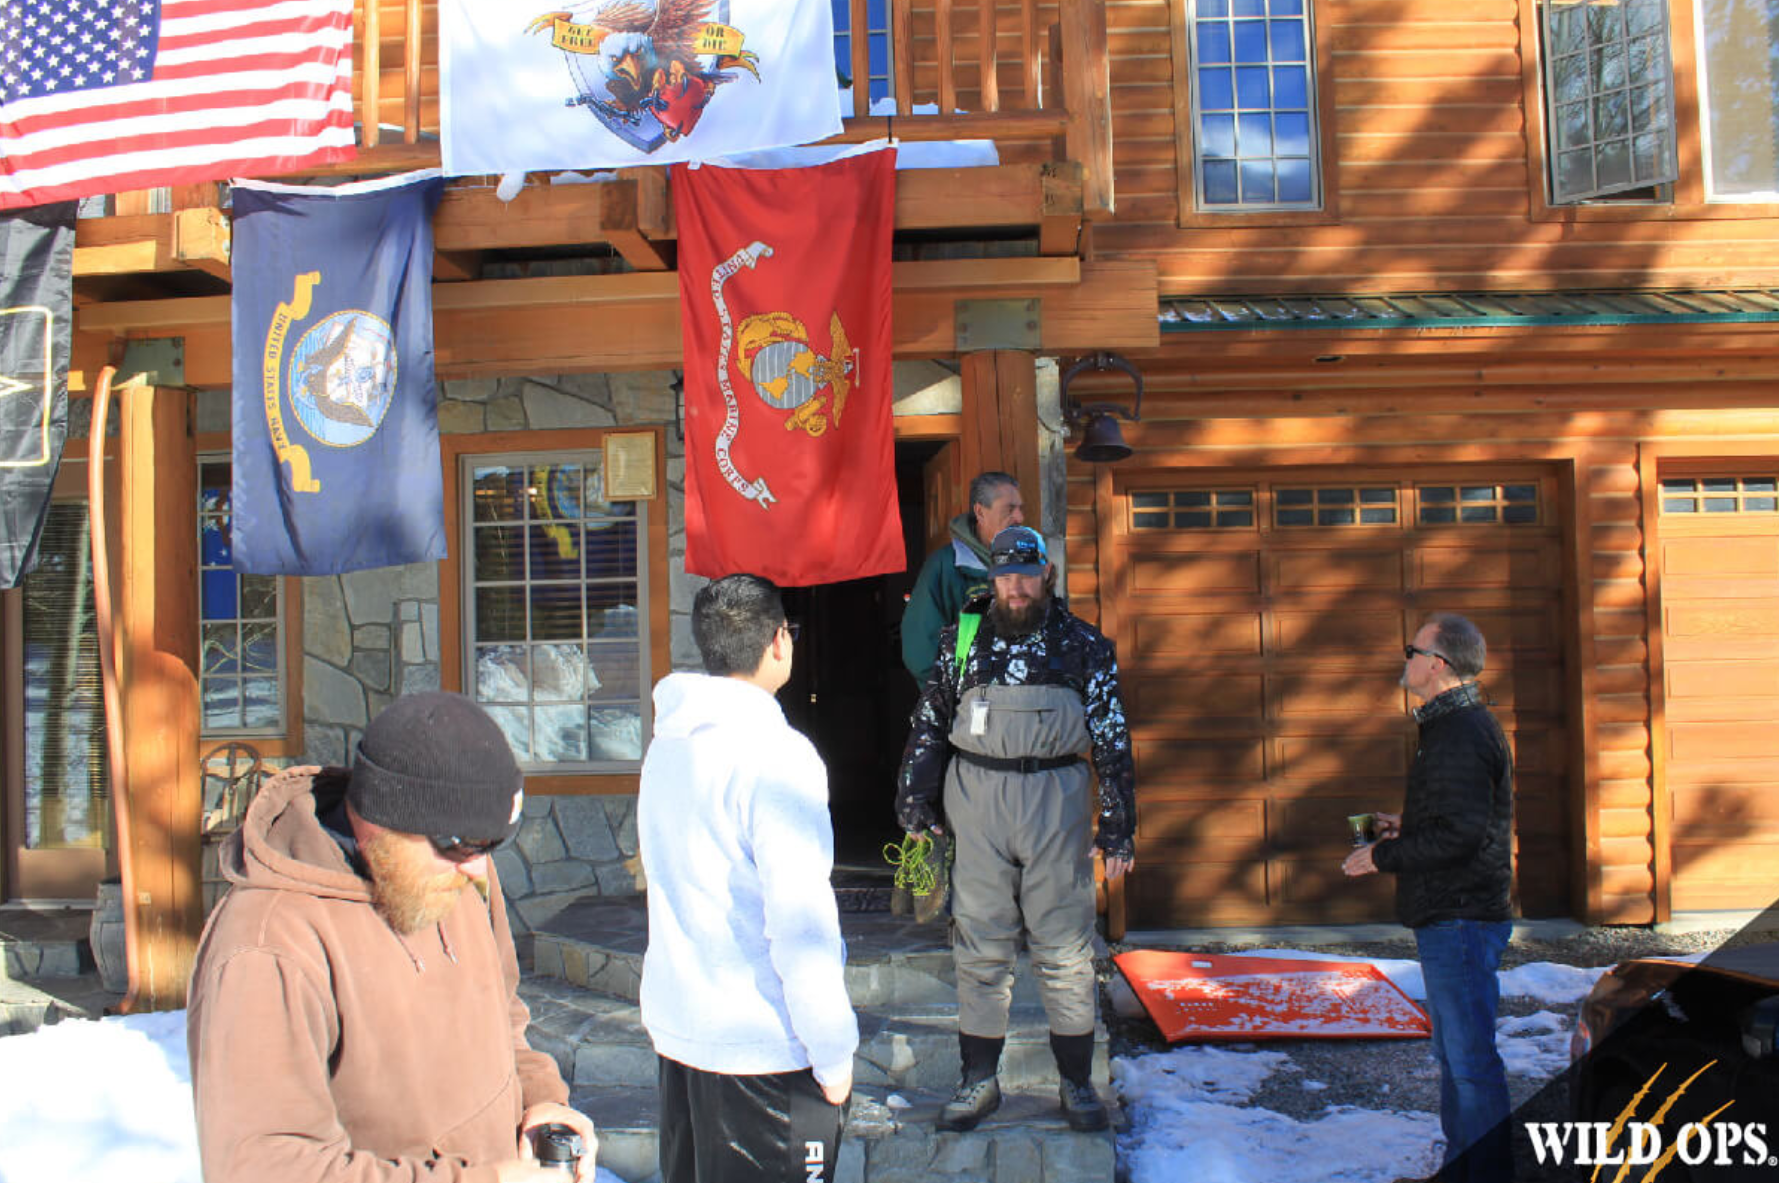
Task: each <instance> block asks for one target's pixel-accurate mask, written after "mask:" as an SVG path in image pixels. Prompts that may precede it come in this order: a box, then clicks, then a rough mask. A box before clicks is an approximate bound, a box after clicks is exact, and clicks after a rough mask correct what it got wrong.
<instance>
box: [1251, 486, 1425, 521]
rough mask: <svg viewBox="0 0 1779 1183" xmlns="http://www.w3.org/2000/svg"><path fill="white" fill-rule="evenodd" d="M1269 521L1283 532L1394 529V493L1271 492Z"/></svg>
mask: <svg viewBox="0 0 1779 1183" xmlns="http://www.w3.org/2000/svg"><path fill="white" fill-rule="evenodd" d="M1272 519H1273V525H1275V526H1278V527H1281V528H1283V529H1293V528H1303V527H1312V528H1313V527H1318V526H1394V525H1396V524H1397V521H1398V513H1397V491H1396V487H1395V486H1394V485H1370V486H1355V485H1339V486H1335V487H1332V488H1328V487H1322V486H1316V487H1313V488H1290V489H1274V490H1273V511H1272Z"/></svg>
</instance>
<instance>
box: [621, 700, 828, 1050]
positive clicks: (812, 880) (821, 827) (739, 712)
mask: <svg viewBox="0 0 1779 1183" xmlns="http://www.w3.org/2000/svg"><path fill="white" fill-rule="evenodd" d="M637 835H638V841H639V843H640V845H641V849H642V864H643V870H644V871H645V873H646V874H647V876H648V882H649V950H648V954H647V955H646V956H645V957H644V959H643V969H642V1022H643V1026H644V1027H646V1028H647V1029H648V1032H649V1038H650V1039H652V1040H653V1041H654V1044H655V1050H656V1051H657V1052H659V1053H660V1054H661V1055H663V1056H666V1057H667V1058H668V1059H671V1060H677V1061H679V1062H680V1063H682V1064H685V1065H687V1066H689V1067H692V1068H697V1069H700V1070H702V1071H705V1072H717V1073H723V1074H726V1075H735V1076H752V1075H758V1074H762V1073H768V1072H793V1071H796V1070H798V1069H800V1068H813V1069H814V1071H815V1078H816V1080H818V1081H820V1082H821V1083H823V1084H831V1083H833V1082H835V1081H836V1080H839V1079H841V1078H843V1077H844V1076H845V1074H846V1073H847V1072H849V1071H851V1069H852V1056H853V1052H854V1051H855V1050H856V1049H857V1047H858V1044H859V1028H858V1022H857V1020H856V1019H855V1018H854V1017H853V1012H852V1003H851V1002H850V1000H849V999H848V998H847V995H846V974H845V970H846V946H845V944H844V943H843V942H842V940H841V938H840V914H839V909H838V908H837V907H836V906H835V903H834V889H833V887H832V885H831V884H830V882H829V876H830V874H831V873H832V870H833V865H834V836H833V829H832V825H831V823H830V821H829V818H828V774H827V769H826V768H824V767H823V766H822V761H821V757H820V756H818V755H816V752H815V748H814V746H813V745H812V744H810V742H809V740H808V739H806V738H805V737H804V736H803V734H802V733H801V732H799V731H797V730H796V729H795V728H793V727H792V726H791V725H790V724H789V723H787V722H786V721H785V717H784V711H783V710H782V709H780V707H779V705H778V700H777V699H775V698H773V697H772V695H770V694H768V693H766V691H764V690H762V689H760V688H759V687H758V686H754V685H752V684H750V683H747V682H743V681H740V680H739V679H736V678H716V677H711V676H709V675H707V674H698V673H676V674H670V675H668V676H667V677H666V678H663V679H662V680H661V681H660V682H659V683H658V684H657V685H656V686H655V735H654V739H653V741H652V742H651V743H650V745H649V750H648V755H647V756H646V757H645V758H644V760H643V762H642V790H641V797H640V799H639V802H638V805H637Z"/></svg>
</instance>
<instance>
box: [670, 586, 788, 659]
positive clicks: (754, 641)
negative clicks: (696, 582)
mask: <svg viewBox="0 0 1779 1183" xmlns="http://www.w3.org/2000/svg"><path fill="white" fill-rule="evenodd" d="M784 623H785V614H784V596H783V595H781V594H780V593H779V590H778V585H777V584H775V583H773V582H772V581H771V580H770V579H762V578H761V577H760V576H758V575H725V576H723V578H721V579H718V580H715V581H714V582H712V583H707V584H705V585H704V586H703V587H701V588H699V589H698V595H697V596H696V597H695V598H694V599H693V600H692V639H693V640H695V641H697V642H698V655H699V656H700V657H701V658H703V659H704V670H705V672H706V673H709V674H715V675H716V676H717V677H719V678H726V677H729V676H730V675H732V674H743V675H745V674H751V673H753V672H754V671H756V670H758V669H759V668H760V663H761V662H762V661H764V660H765V657H766V647H767V646H768V645H770V644H772V638H773V637H774V636H776V635H777V633H778V630H779V629H780V628H782V627H783V626H784Z"/></svg>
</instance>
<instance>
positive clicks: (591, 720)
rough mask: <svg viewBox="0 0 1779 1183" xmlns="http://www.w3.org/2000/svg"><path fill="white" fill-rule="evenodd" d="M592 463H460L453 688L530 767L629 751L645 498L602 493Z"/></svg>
mask: <svg viewBox="0 0 1779 1183" xmlns="http://www.w3.org/2000/svg"><path fill="white" fill-rule="evenodd" d="M602 458H603V453H601V452H598V451H584V452H583V451H575V452H563V453H551V454H548V455H541V454H527V455H520V456H467V457H464V459H463V464H464V469H463V477H464V479H463V482H462V488H464V489H465V490H466V494H465V495H466V497H467V498H468V500H469V505H468V506H466V507H465V510H466V512H464V514H463V517H462V521H463V523H464V531H465V533H466V535H467V537H466V538H465V539H464V546H463V549H462V553H463V554H464V556H465V561H464V570H463V581H464V611H463V631H464V643H465V645H466V647H467V649H468V653H469V655H470V660H468V661H466V662H465V668H466V670H467V671H468V673H467V674H466V676H465V678H464V681H465V683H466V687H465V689H466V690H467V691H468V692H469V693H470V694H472V695H473V696H474V697H475V699H476V700H477V701H478V702H480V703H482V704H483V705H484V706H486V707H487V709H488V713H489V714H490V715H491V716H493V718H494V720H495V722H497V723H499V724H500V727H501V730H502V731H504V732H505V733H506V737H507V740H508V742H509V743H511V744H512V746H513V753H514V754H515V755H516V756H518V758H519V760H520V762H521V763H522V764H524V765H525V766H526V767H527V768H530V769H532V770H547V771H550V772H572V771H587V770H595V771H611V770H613V766H614V765H616V766H620V767H626V768H634V767H635V765H636V762H637V761H640V760H641V759H642V749H643V741H644V736H645V733H646V730H647V727H648V705H649V703H648V687H649V686H650V685H651V676H650V674H651V671H650V669H649V659H648V658H649V636H648V631H649V614H648V611H647V605H648V589H647V587H646V586H645V572H646V571H647V570H648V563H647V561H646V557H645V554H644V548H645V546H646V541H645V540H646V538H647V530H646V529H644V518H645V515H646V514H647V512H648V507H649V503H648V502H636V501H613V502H608V501H606V500H605V494H604V479H603V467H602Z"/></svg>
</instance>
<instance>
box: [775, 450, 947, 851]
mask: <svg viewBox="0 0 1779 1183" xmlns="http://www.w3.org/2000/svg"><path fill="white" fill-rule="evenodd" d="M943 444H944V441H942V440H935V441H928V440H912V441H905V442H898V443H897V444H896V500H897V503H898V505H899V507H900V509H901V514H902V538H903V544H904V547H905V549H906V554H907V559H908V566H907V569H906V570H904V571H900V572H897V573H896V574H893V575H880V576H876V577H873V578H871V579H853V580H848V581H847V582H845V583H826V584H821V585H818V586H816V587H800V588H788V589H786V591H785V611H786V614H787V615H788V616H789V617H790V619H791V620H792V621H794V622H796V623H797V624H798V625H799V626H800V632H799V636H798V639H797V655H796V662H795V664H794V665H793V666H792V670H791V680H790V682H788V683H787V684H786V685H785V688H784V689H783V690H781V691H779V695H778V698H779V701H780V702H781V703H783V704H784V710H785V716H786V717H787V718H788V719H789V720H790V722H791V725H792V726H793V727H796V728H797V729H798V730H800V731H802V732H803V733H804V734H805V735H807V736H809V738H810V740H811V742H813V743H814V744H815V747H816V751H818V752H820V753H821V757H822V760H823V761H824V762H825V763H826V764H827V766H828V794H829V798H830V800H831V801H832V808H833V815H834V853H835V861H836V863H837V864H838V865H839V866H840V867H842V868H854V869H861V870H882V871H885V872H887V870H888V868H887V866H886V865H885V863H884V861H883V847H884V844H885V843H887V842H892V841H895V840H897V839H898V837H899V831H898V830H897V827H896V816H895V799H896V770H897V768H899V767H900V765H901V762H902V744H903V742H904V741H905V740H906V739H907V738H908V715H909V712H910V711H911V710H913V708H914V702H915V699H916V698H917V697H918V695H919V691H918V689H917V688H916V686H915V684H914V679H913V677H911V676H910V675H909V673H908V671H907V670H906V669H904V668H903V667H902V606H903V604H904V603H905V602H906V599H907V595H908V591H909V589H910V588H912V587H913V586H914V578H915V576H916V575H918V574H919V573H920V565H921V563H922V562H923V561H924V560H925V558H926V554H925V545H926V542H925V528H924V523H925V520H926V513H925V510H926V495H925V492H924V489H923V480H922V469H923V468H924V467H925V465H926V463H927V461H928V460H929V459H931V458H932V457H933V456H934V455H935V454H936V453H937V452H938V451H939V449H940V448H941V447H942V446H943ZM947 512H949V511H947Z"/></svg>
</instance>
